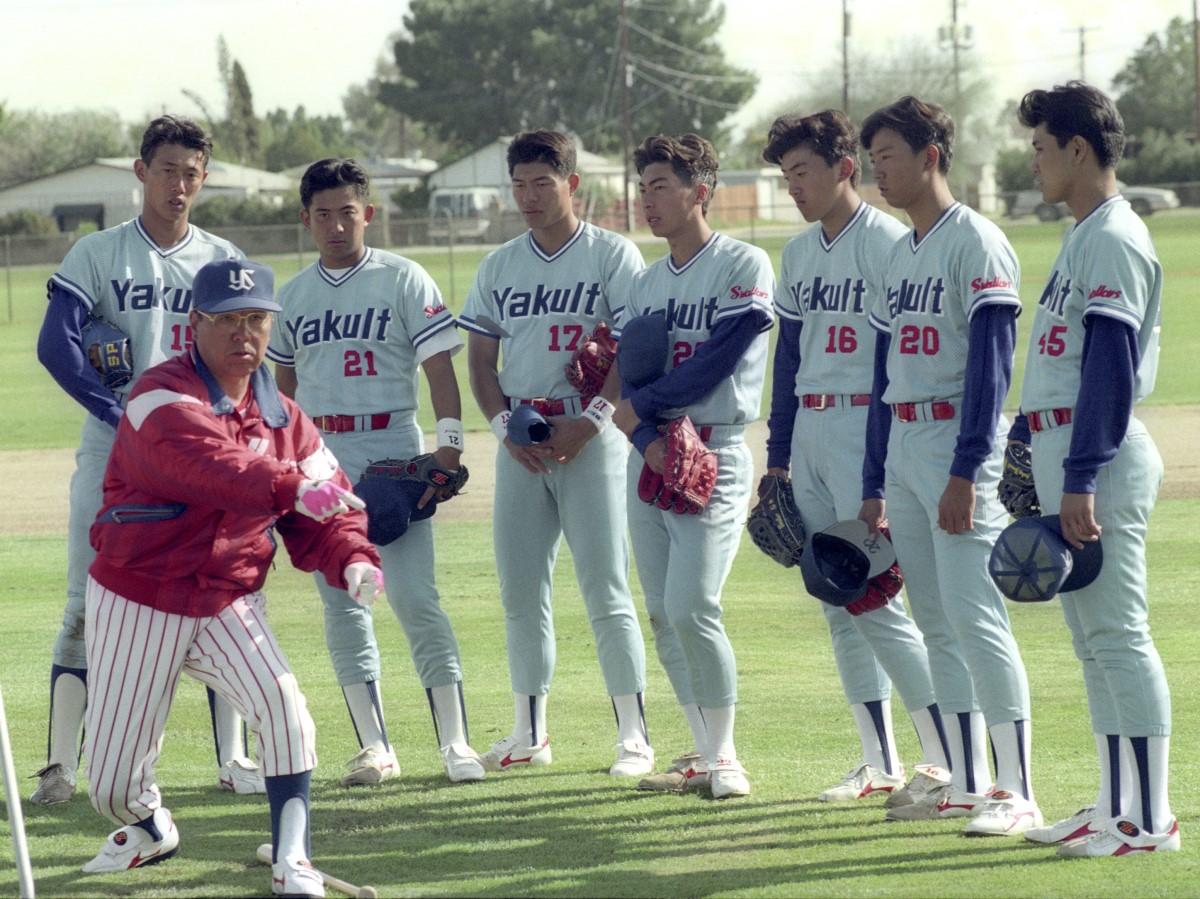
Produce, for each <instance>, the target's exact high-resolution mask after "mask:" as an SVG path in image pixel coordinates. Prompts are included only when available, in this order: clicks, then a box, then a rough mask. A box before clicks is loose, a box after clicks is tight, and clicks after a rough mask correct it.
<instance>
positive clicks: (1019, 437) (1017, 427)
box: [1008, 412, 1030, 443]
mask: <svg viewBox="0 0 1200 899" xmlns="http://www.w3.org/2000/svg"><path fill="white" fill-rule="evenodd" d="M1008 439H1009V440H1015V441H1017V443H1028V442H1029V439H1030V435H1029V419H1028V418H1026V417H1025V413H1024V412H1018V413H1017V417H1016V418H1014V419H1013V423H1012V427H1011V428H1009V429H1008Z"/></svg>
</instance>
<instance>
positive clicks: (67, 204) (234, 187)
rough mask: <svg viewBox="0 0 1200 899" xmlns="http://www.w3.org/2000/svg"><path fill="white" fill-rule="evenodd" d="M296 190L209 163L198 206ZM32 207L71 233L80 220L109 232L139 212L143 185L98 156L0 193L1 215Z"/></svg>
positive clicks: (279, 178)
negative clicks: (218, 199) (225, 198)
mask: <svg viewBox="0 0 1200 899" xmlns="http://www.w3.org/2000/svg"><path fill="white" fill-rule="evenodd" d="M295 189H296V182H295V180H294V179H292V178H290V177H288V176H287V175H280V174H276V173H275V172H266V171H263V170H261V169H254V168H249V167H247V166H243V165H234V164H233V163H231V162H221V161H220V160H218V159H211V160H209V163H208V180H207V181H206V182H205V183H204V190H203V191H201V192H200V198H199V202H204V201H205V200H211V199H212V198H213V197H219V196H232V197H237V198H239V199H240V198H245V197H252V196H259V197H263V198H264V199H267V200H268V201H269V202H274V203H281V202H282V201H283V198H284V197H285V196H290V195H291V194H292V193H293V192H294V191H295ZM18 209H31V210H33V211H35V212H40V213H42V214H43V215H48V216H50V217H51V218H53V219H54V220H55V221H57V222H58V228H59V230H60V231H74V230H75V228H76V227H77V226H78V225H79V223H80V222H94V223H95V224H96V227H97V228H109V227H111V226H113V225H117V224H120V223H121V222H124V221H127V220H128V219H131V218H133V217H134V216H136V215H138V213H140V212H141V210H142V184H141V182H140V181H138V179H137V176H136V175H135V174H134V173H133V158H132V157H130V158H100V159H97V160H96V161H95V162H91V163H88V164H87V165H82V166H79V167H78V168H74V169H68V170H67V171H65V172H58V173H57V174H54V175H47V176H45V177H44V178H37V179H35V180H33V181H27V182H25V183H24V184H17V185H14V186H12V187H9V188H6V189H4V190H0V215H4V214H6V213H9V212H15V211H16V210H18Z"/></svg>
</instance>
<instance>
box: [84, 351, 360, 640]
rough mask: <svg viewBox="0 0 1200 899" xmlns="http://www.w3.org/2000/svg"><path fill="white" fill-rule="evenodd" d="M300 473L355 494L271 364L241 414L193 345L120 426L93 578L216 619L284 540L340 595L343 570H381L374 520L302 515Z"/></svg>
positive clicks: (140, 394)
mask: <svg viewBox="0 0 1200 899" xmlns="http://www.w3.org/2000/svg"><path fill="white" fill-rule="evenodd" d="M306 478H316V479H324V478H333V480H334V481H335V482H336V483H338V484H340V485H341V486H343V487H347V488H348V487H349V486H350V485H349V482H348V481H347V479H346V475H345V474H344V473H343V472H342V471H341V469H340V468H338V467H337V460H336V459H335V458H334V457H333V454H332V453H330V452H329V450H327V449H326V448H325V445H324V443H323V442H322V441H321V436H320V434H319V433H318V431H317V429H316V427H315V426H314V425H313V423H312V422H311V421H310V420H309V418H308V417H307V416H306V415H305V414H304V413H303V412H301V411H300V407H299V406H297V405H296V404H295V403H293V402H292V401H291V400H290V399H288V398H287V397H284V396H282V395H281V394H280V393H279V391H278V389H277V388H276V386H275V382H274V381H273V380H272V379H271V376H270V375H269V374H268V373H267V371H266V369H265V368H260V369H259V371H258V372H256V373H255V375H254V377H253V379H252V382H251V391H250V396H249V400H248V402H247V404H246V405H245V406H244V408H242V409H240V410H239V409H236V408H235V407H234V405H233V403H232V402H231V401H230V400H229V398H228V397H226V396H225V394H224V393H223V392H222V390H221V388H220V387H219V386H218V385H217V383H216V381H215V380H214V379H213V377H212V375H211V374H210V373H209V372H208V369H207V368H206V367H205V366H204V363H203V361H202V360H200V358H199V356H198V355H197V354H196V352H195V350H194V349H193V350H192V351H191V352H189V353H185V354H184V355H182V356H177V357H176V358H174V359H171V360H168V361H167V362H164V363H162V364H161V365H156V366H154V367H153V368H151V369H148V370H147V371H146V372H145V373H144V374H143V375H142V376H141V377H140V378H139V379H138V381H137V384H136V385H135V386H134V388H133V392H132V393H131V394H130V397H129V402H128V405H127V407H126V410H125V414H124V416H122V418H121V423H120V425H119V426H118V428H117V439H116V443H115V444H114V446H113V450H112V454H111V455H110V456H109V460H108V470H107V471H106V472H105V475H104V506H103V508H102V509H101V510H100V514H99V516H97V518H96V522H95V524H93V525H92V530H91V542H92V546H93V547H95V549H96V560H95V561H94V562H93V563H92V567H91V569H90V572H91V575H92V577H93V578H95V579H96V581H98V582H99V583H100V584H102V585H103V586H105V587H107V588H108V589H109V590H112V591H113V592H115V593H118V594H120V595H121V596H123V597H125V598H126V599H131V600H133V601H134V602H138V603H142V604H143V605H147V606H152V607H154V608H156V609H161V610H162V611H164V612H173V613H176V614H180V615H191V616H196V617H199V616H207V615H215V614H216V613H217V612H219V611H220V610H221V609H222V608H224V607H225V606H226V605H228V604H229V603H231V602H233V600H235V599H236V598H237V597H239V596H244V595H245V594H247V593H252V592H254V591H255V590H258V589H260V588H261V587H262V585H263V583H264V582H265V581H266V579H267V571H268V568H269V566H270V565H271V560H272V558H273V557H274V555H275V537H274V534H275V533H278V534H279V535H281V536H282V537H283V542H284V545H285V546H286V547H287V551H288V554H289V555H290V556H291V557H292V562H293V564H295V565H296V567H297V568H300V569H302V570H304V571H320V572H321V573H322V574H324V575H325V579H326V580H327V581H329V583H330V584H334V585H336V586H340V587H345V585H346V584H345V581H344V580H343V577H342V573H343V571H344V570H345V568H346V566H347V565H348V564H349V563H351V562H358V561H363V562H367V561H369V562H371V563H372V564H373V565H378V564H379V555H378V553H376V551H375V547H374V546H372V545H371V543H370V541H368V540H367V536H366V532H367V519H366V516H365V515H364V514H363V513H362V512H354V511H351V512H350V513H348V514H342V515H338V516H335V517H334V518H332V519H329V520H328V521H326V522H325V523H323V524H318V523H317V522H315V521H313V520H312V519H310V518H307V517H305V516H303V515H301V514H300V513H298V512H296V511H295V502H296V492H297V490H298V489H299V486H300V482H301V481H303V480H305V479H306Z"/></svg>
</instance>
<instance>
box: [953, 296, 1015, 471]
mask: <svg viewBox="0 0 1200 899" xmlns="http://www.w3.org/2000/svg"><path fill="white" fill-rule="evenodd" d="M1016 313H1017V310H1016V307H1015V306H1009V305H998V304H992V305H988V306H984V307H983V308H982V309H980V310H979V311H978V312H976V313H975V316H974V318H972V320H971V331H970V338H969V344H968V348H967V374H966V379H965V382H964V384H963V401H962V406H963V408H962V415H961V419H960V422H959V429H958V441H957V443H956V444H955V447H954V461H953V462H951V463H950V474H951V475H953V476H955V477H960V478H965V479H966V480H968V481H974V480H975V477H976V476H977V475H978V474H979V466H981V465H982V464H983V462H984V460H985V459H987V457H988V456H989V455H990V454H991V452H992V448H993V444H994V443H995V440H996V423H997V421H998V420H999V418H1000V410H1001V409H1002V408H1003V407H1004V399H1005V397H1007V396H1008V385H1009V384H1010V383H1011V381H1012V360H1013V345H1014V343H1015V342H1016V337H1017V314H1016Z"/></svg>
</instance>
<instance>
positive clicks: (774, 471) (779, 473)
mask: <svg viewBox="0 0 1200 899" xmlns="http://www.w3.org/2000/svg"><path fill="white" fill-rule="evenodd" d="M787 477H788V470H787V469H786V468H768V469H767V472H766V474H764V475H763V476H762V477H761V478H759V480H758V498H759V499H762V495H763V491H764V489H765V486H764V485H765V483H766V480H767V478H783V479H784V480H785V481H786V480H787Z"/></svg>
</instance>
